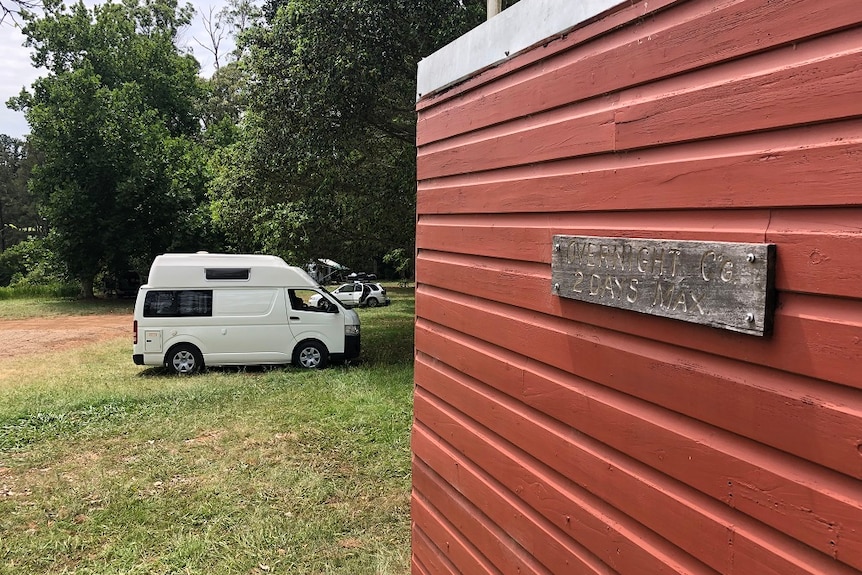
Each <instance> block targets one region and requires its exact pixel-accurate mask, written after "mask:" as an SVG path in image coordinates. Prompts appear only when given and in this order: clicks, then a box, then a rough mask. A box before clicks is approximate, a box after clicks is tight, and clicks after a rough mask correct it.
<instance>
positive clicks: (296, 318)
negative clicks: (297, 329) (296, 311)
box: [290, 315, 299, 321]
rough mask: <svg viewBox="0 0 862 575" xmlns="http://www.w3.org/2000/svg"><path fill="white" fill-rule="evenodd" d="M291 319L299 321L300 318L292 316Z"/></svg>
mask: <svg viewBox="0 0 862 575" xmlns="http://www.w3.org/2000/svg"><path fill="white" fill-rule="evenodd" d="M290 319H292V320H296V321H299V317H297V316H295V315H292V316H290Z"/></svg>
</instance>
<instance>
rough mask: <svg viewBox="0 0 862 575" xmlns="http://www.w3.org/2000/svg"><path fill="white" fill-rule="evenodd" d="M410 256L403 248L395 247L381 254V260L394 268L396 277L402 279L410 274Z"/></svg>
mask: <svg viewBox="0 0 862 575" xmlns="http://www.w3.org/2000/svg"><path fill="white" fill-rule="evenodd" d="M411 261H412V260H411V257H410V255H409V254H408V253H407V250H405V249H404V248H397V249H394V250H392V251H391V252H389V253H387V254H386V255H385V256H383V262H384V263H387V264H389V265H391V266H392V267H393V268H395V273H397V274H398V277H399V278H401V279H404V278H406V277H408V276H409V275H410V263H411Z"/></svg>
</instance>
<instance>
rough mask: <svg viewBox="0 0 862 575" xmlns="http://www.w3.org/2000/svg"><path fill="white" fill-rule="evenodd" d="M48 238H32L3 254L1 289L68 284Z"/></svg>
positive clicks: (1, 259)
mask: <svg viewBox="0 0 862 575" xmlns="http://www.w3.org/2000/svg"><path fill="white" fill-rule="evenodd" d="M49 242H50V240H49V239H47V238H30V239H28V240H25V241H23V242H20V243H18V244H15V245H14V246H12V247H11V248H9V249H7V250H6V251H4V252H2V253H0V286H9V285H11V286H13V287H22V288H23V287H27V286H45V285H52V284H57V283H67V280H68V277H67V275H66V274H65V273H64V270H65V267H64V265H63V263H62V262H60V261H57V258H56V256H55V255H54V253H53V252H52V251H51V249H50V244H49Z"/></svg>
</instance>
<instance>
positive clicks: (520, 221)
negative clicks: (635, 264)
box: [416, 210, 770, 265]
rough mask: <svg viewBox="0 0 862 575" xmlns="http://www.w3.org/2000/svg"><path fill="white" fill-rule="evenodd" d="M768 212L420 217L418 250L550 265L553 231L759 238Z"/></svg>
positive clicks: (763, 232) (761, 235)
mask: <svg viewBox="0 0 862 575" xmlns="http://www.w3.org/2000/svg"><path fill="white" fill-rule="evenodd" d="M769 218H770V212H769V211H767V210H733V211H723V212H721V213H720V214H717V213H716V212H715V211H709V210H703V211H672V212H608V213H601V212H599V213H569V214H550V215H538V214H527V215H520V214H519V215H515V214H500V215H452V216H438V215H428V216H421V217H420V218H419V221H418V222H417V227H416V245H417V246H418V247H419V248H420V249H423V250H433V251H439V252H451V253H460V254H469V255H477V256H483V257H491V258H504V259H507V260H520V261H525V262H535V263H542V264H547V265H550V263H551V246H552V239H553V236H554V234H571V235H593V236H619V237H639V238H666V239H685V240H693V239H697V240H703V241H735V242H752V243H755V242H763V241H764V236H765V231H766V227H767V225H768V224H769Z"/></svg>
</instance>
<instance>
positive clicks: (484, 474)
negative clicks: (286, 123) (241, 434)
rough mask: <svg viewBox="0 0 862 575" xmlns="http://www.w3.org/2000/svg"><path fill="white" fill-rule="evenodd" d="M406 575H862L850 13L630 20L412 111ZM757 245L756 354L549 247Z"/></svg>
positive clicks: (856, 115) (727, 4) (748, 342)
mask: <svg viewBox="0 0 862 575" xmlns="http://www.w3.org/2000/svg"><path fill="white" fill-rule="evenodd" d="M417 109H418V112H419V119H418V135H417V140H418V142H417V143H418V167H417V178H418V214H417V248H418V249H417V266H416V280H417V292H416V293H417V297H416V306H417V307H416V314H417V318H416V362H415V367H416V390H415V425H414V429H413V449H414V466H413V486H414V490H413V500H412V515H413V563H412V570H413V573H414V575H426V574H431V573H446V574H449V573H465V574H470V575H473V574H484V573H506V574H510V573H511V574H514V573H519V574H532V573H535V574H549V573H553V574H570V573H585V574H608V575H610V574H619V575H651V574H659V573H661V574H668V573H690V574H697V575H707V574H717V573H721V574H739V575H796V574H828V575H849V574H857V575H858V574H860V573H862V481H860V479H862V0H709V1H706V0H690V1H673V0H650V1H649V2H626V3H624V5H623V6H622V7H621V8H620V9H619V10H617V11H615V12H613V13H612V14H610V15H606V16H604V17H603V18H601V19H600V20H598V21H596V22H592V23H590V24H588V25H586V26H584V27H582V28H580V29H577V30H575V31H572V32H571V33H569V34H568V35H567V36H565V37H563V38H558V39H555V40H553V41H550V42H549V43H547V44H546V45H542V46H538V47H536V48H534V49H532V50H529V51H527V52H525V53H523V54H520V55H518V56H516V57H513V58H512V59H510V60H508V61H506V62H505V63H504V64H502V65H500V66H498V67H496V68H494V69H491V70H488V71H485V72H483V73H480V74H478V75H476V76H474V77H473V78H471V79H469V80H468V81H466V82H464V83H462V84H460V85H458V86H456V87H454V88H452V89H450V90H448V91H446V92H443V93H441V94H436V95H432V96H429V97H425V98H423V99H422V100H420V102H419V103H418V105H417ZM557 233H561V234H572V235H599V236H625V237H649V238H676V239H686V240H705V241H734V242H769V243H774V244H776V246H777V260H776V261H777V266H776V287H777V290H778V297H777V302H778V303H777V309H776V311H775V324H774V333H773V334H772V335H771V336H768V337H764V338H760V337H755V336H748V335H741V334H738V333H734V332H729V331H723V330H720V329H715V328H710V327H706V326H701V325H695V324H688V323H683V322H679V321H674V320H672V319H665V318H660V317H653V316H648V315H641V314H638V313H634V312H630V311H624V310H618V309H613V308H607V307H604V306H598V305H591V304H588V303H581V302H577V301H573V300H566V299H562V298H560V297H557V296H555V295H553V293H552V290H551V279H550V278H551V267H550V263H551V238H552V236H553V234H557Z"/></svg>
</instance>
